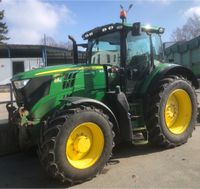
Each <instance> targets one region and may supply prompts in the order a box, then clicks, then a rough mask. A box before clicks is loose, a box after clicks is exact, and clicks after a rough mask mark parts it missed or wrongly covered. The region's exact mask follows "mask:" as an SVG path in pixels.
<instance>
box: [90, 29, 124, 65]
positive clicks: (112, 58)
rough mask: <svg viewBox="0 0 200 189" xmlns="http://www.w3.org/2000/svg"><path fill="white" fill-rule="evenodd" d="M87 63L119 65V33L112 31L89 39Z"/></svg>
mask: <svg viewBox="0 0 200 189" xmlns="http://www.w3.org/2000/svg"><path fill="white" fill-rule="evenodd" d="M88 51H89V55H90V56H89V57H90V58H89V63H90V64H109V65H112V66H119V65H120V33H119V32H114V33H110V34H106V35H103V36H100V37H99V38H97V39H93V40H89V42H88Z"/></svg>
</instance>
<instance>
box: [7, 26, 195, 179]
mask: <svg viewBox="0 0 200 189" xmlns="http://www.w3.org/2000/svg"><path fill="white" fill-rule="evenodd" d="M163 33H164V29H163V28H161V27H153V26H149V25H142V24H141V23H134V24H127V23H116V24H108V25H104V26H101V27H97V28H95V29H93V30H90V31H88V32H86V33H85V34H84V35H83V38H84V39H85V40H87V41H88V42H87V45H84V46H87V62H86V63H85V64H78V59H77V57H78V55H77V46H78V45H77V44H76V42H75V40H74V39H72V38H71V39H72V40H73V47H74V63H73V64H69V65H61V66H52V67H45V68H40V69H36V70H32V71H28V72H25V73H20V74H18V75H15V76H14V77H13V78H12V80H11V81H12V85H13V89H14V92H15V97H16V102H17V107H13V106H11V105H8V106H7V108H8V111H9V115H10V116H9V120H10V123H12V125H14V126H15V128H16V135H17V137H18V141H19V145H20V147H21V148H22V149H27V148H29V147H31V146H34V145H38V154H39V159H40V161H41V164H42V166H43V167H44V169H45V170H46V172H47V173H48V174H49V175H50V176H51V177H52V178H56V179H59V180H60V181H63V182H64V181H69V182H71V183H80V182H83V181H86V180H88V179H91V178H93V177H94V176H95V175H96V174H97V173H99V172H100V171H101V170H102V169H103V167H104V166H105V165H106V163H107V162H108V161H109V159H110V157H111V154H112V149H113V147H114V145H117V144H118V143H119V142H122V141H128V142H130V143H133V144H144V143H147V142H150V143H151V144H152V145H156V146H161V147H165V148H171V147H176V146H179V145H182V144H184V143H186V142H187V140H188V138H189V137H190V136H191V135H192V132H193V130H194V128H195V123H196V118H197V98H196V94H195V88H198V82H197V79H196V78H195V76H194V75H193V73H192V72H191V71H190V70H188V69H186V68H184V67H182V66H179V65H173V64H166V63H165V61H164V55H163V50H162V41H161V34H163Z"/></svg>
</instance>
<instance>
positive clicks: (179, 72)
mask: <svg viewBox="0 0 200 189" xmlns="http://www.w3.org/2000/svg"><path fill="white" fill-rule="evenodd" d="M169 75H175V76H183V77H184V78H186V79H187V80H189V81H190V82H191V83H192V85H193V86H194V87H195V88H196V89H198V88H199V83H198V80H197V78H196V76H195V75H194V74H193V72H192V71H191V70H189V69H187V68H185V67H183V66H180V65H172V66H169V67H166V68H165V69H163V70H161V71H159V72H157V74H155V75H154V76H153V77H152V76H151V75H150V76H149V77H148V78H149V79H151V81H150V82H149V84H148V86H146V87H145V88H143V90H142V94H148V92H149V90H151V89H152V88H155V87H156V85H157V84H158V83H159V81H160V80H162V79H164V78H165V77H166V76H169Z"/></svg>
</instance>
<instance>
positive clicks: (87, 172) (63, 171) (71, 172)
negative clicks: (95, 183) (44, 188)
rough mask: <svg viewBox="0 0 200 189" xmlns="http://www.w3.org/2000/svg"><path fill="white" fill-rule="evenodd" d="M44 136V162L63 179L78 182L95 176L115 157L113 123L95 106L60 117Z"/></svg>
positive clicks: (54, 173) (41, 155)
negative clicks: (112, 154) (113, 151)
mask: <svg viewBox="0 0 200 189" xmlns="http://www.w3.org/2000/svg"><path fill="white" fill-rule="evenodd" d="M42 135H43V136H42V137H41V138H42V142H41V144H40V147H39V149H40V150H39V157H40V160H41V163H42V165H43V167H44V169H45V170H46V172H47V173H48V174H49V175H50V176H51V177H53V178H57V179H59V180H60V181H62V182H65V181H69V182H71V183H73V184H74V183H81V182H84V181H86V180H89V179H91V178H93V177H94V176H95V175H96V174H97V173H99V172H100V171H101V170H102V169H103V167H104V166H105V164H106V163H107V162H108V160H109V159H110V157H111V153H112V148H113V132H112V123H111V122H110V121H109V120H108V117H107V116H106V115H105V114H103V113H102V111H100V110H98V109H95V108H90V107H84V108H82V109H79V108H78V109H74V110H70V111H68V113H67V114H66V113H64V114H60V115H59V116H56V118H54V119H53V120H52V121H50V124H49V125H48V129H47V130H46V131H45V132H44V133H43V134H42Z"/></svg>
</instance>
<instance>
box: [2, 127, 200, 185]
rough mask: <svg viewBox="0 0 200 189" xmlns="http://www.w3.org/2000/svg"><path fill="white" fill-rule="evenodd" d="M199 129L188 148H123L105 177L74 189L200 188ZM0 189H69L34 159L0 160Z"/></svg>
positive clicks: (94, 179) (21, 155)
mask: <svg viewBox="0 0 200 189" xmlns="http://www.w3.org/2000/svg"><path fill="white" fill-rule="evenodd" d="M199 144H200V127H197V129H196V130H195V132H194V134H193V137H192V138H191V139H190V140H189V141H188V143H187V144H185V145H183V146H180V147H177V148H174V149H170V150H163V151H162V150H160V149H156V148H154V147H151V146H148V145H145V146H140V147H134V146H132V145H123V146H121V148H120V149H119V150H117V151H116V152H115V153H114V157H113V159H112V160H111V162H110V163H109V164H108V165H107V166H106V167H105V168H104V170H103V172H102V174H100V175H98V176H97V177H95V178H93V179H92V180H91V181H88V182H85V183H83V184H80V185H76V186H73V187H72V188H199V187H200V145H199ZM0 170H1V171H0V178H1V182H0V187H3V188H7V187H9V188H15V187H20V188H23V187H26V188H29V187H31V188H61V187H62V188H67V187H69V185H68V184H60V183H58V182H57V181H54V180H51V179H49V178H48V177H47V176H46V174H45V173H44V172H43V170H42V168H41V166H40V163H39V160H38V159H37V157H36V156H34V155H25V154H21V153H19V154H15V155H12V156H7V157H1V158H0Z"/></svg>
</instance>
